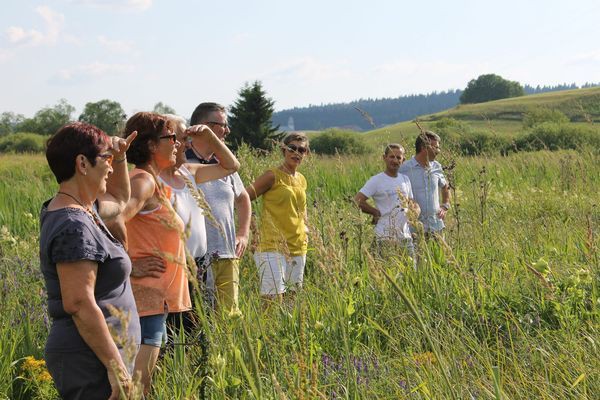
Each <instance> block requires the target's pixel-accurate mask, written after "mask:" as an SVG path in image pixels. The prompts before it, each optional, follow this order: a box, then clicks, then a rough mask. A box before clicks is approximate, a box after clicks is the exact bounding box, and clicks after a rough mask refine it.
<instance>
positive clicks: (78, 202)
mask: <svg viewBox="0 0 600 400" xmlns="http://www.w3.org/2000/svg"><path fill="white" fill-rule="evenodd" d="M56 194H63V195H65V196H68V197H70V198H72V199H73V200H75V202H76V203H77V204H79V205H80V206H81V207H83V209H84V210H85V211H87V212H90V209H89V207H86V206H84V205H83V203H82V202H81V201H79V200H78V199H77V197H75V196H73V195H71V194H69V193H65V192H61V191H58V192H56Z"/></svg>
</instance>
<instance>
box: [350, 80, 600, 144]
mask: <svg viewBox="0 0 600 400" xmlns="http://www.w3.org/2000/svg"><path fill="white" fill-rule="evenodd" d="M539 108H547V109H552V110H558V111H561V112H562V113H564V114H565V115H566V116H567V117H568V118H569V120H570V121H571V122H570V123H568V124H567V125H568V126H569V127H570V129H573V128H575V127H580V128H581V129H585V130H592V131H595V132H596V133H597V134H598V135H600V125H596V124H595V123H596V122H600V87H595V88H587V89H575V90H565V91H560V92H550V93H541V94H535V95H528V96H522V97H514V98H510V99H502V100H496V101H490V102H486V103H478V104H464V105H458V106H456V107H453V108H451V109H448V110H446V111H442V112H439V113H435V114H429V115H424V116H421V117H418V118H417V119H418V121H419V122H420V124H421V126H422V127H423V128H425V129H432V130H440V129H442V128H440V127H441V126H443V127H444V128H443V129H442V130H449V131H451V132H452V133H454V134H456V135H458V136H460V135H461V134H464V133H469V134H479V135H492V136H500V137H507V138H510V139H511V140H512V139H514V138H518V137H519V136H523V135H525V134H527V133H529V131H528V130H527V129H525V128H524V127H523V122H522V119H523V115H524V114H525V113H527V112H528V111H531V110H534V109H539ZM575 129H576V128H575ZM417 133H418V128H417V127H416V125H415V123H414V122H413V121H405V122H401V123H398V124H394V125H389V126H386V127H383V128H379V129H375V130H372V131H369V132H365V133H363V134H361V136H362V137H363V138H364V140H365V143H367V144H369V145H371V146H374V147H380V146H382V145H384V144H385V143H389V142H400V143H403V144H404V145H405V146H408V147H409V148H412V143H413V141H414V137H415V135H416V134H417ZM409 152H410V151H409Z"/></svg>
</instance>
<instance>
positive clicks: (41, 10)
mask: <svg viewBox="0 0 600 400" xmlns="http://www.w3.org/2000/svg"><path fill="white" fill-rule="evenodd" d="M35 11H36V12H37V13H38V14H39V15H40V16H41V17H42V19H43V20H44V23H45V27H44V28H45V29H44V30H43V31H40V30H37V29H30V30H25V29H24V28H22V27H20V26H11V27H9V28H8V29H7V30H6V35H7V37H8V41H9V42H10V43H12V44H15V45H22V46H39V45H54V44H56V43H57V42H58V39H59V36H60V33H61V31H62V28H63V25H64V22H65V17H64V15H62V14H59V13H57V12H55V11H52V10H51V9H50V8H49V7H47V6H40V7H37V8H36V9H35Z"/></svg>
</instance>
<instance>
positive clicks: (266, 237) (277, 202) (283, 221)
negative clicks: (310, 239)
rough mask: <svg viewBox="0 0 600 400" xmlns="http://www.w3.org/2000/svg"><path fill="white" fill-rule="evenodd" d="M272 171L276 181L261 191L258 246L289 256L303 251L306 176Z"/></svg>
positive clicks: (305, 240)
mask: <svg viewBox="0 0 600 400" xmlns="http://www.w3.org/2000/svg"><path fill="white" fill-rule="evenodd" d="M271 171H273V173H274V174H275V183H274V184H273V186H272V187H271V189H269V190H268V191H267V192H265V193H264V194H263V195H262V213H261V218H260V239H259V245H258V249H259V251H273V252H278V253H283V254H289V255H290V256H299V255H303V254H306V247H307V246H306V245H307V237H306V225H305V223H304V218H305V215H306V179H305V178H304V175H302V174H301V173H299V172H296V175H295V176H291V175H288V174H286V173H285V172H283V171H281V170H280V169H279V168H273V169H271Z"/></svg>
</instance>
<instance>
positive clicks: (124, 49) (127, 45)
mask: <svg viewBox="0 0 600 400" xmlns="http://www.w3.org/2000/svg"><path fill="white" fill-rule="evenodd" d="M98 43H100V44H101V45H102V47H104V48H106V49H108V50H109V51H111V52H113V53H129V52H131V50H132V49H133V42H131V41H127V40H111V39H108V38H107V37H106V36H98Z"/></svg>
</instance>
